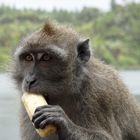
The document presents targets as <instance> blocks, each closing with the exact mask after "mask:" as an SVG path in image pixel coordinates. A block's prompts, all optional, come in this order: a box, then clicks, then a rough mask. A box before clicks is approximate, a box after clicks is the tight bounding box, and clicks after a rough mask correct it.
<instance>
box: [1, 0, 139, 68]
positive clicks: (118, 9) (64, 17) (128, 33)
mask: <svg viewBox="0 0 140 140" xmlns="http://www.w3.org/2000/svg"><path fill="white" fill-rule="evenodd" d="M111 6H112V10H111V11H109V12H102V11H100V10H99V9H96V8H87V7H84V8H83V9H82V10H81V11H73V12H70V11H66V10H55V9H54V10H53V11H51V12H48V11H43V10H31V9H24V10H17V9H15V8H10V7H6V6H1V7H0V17H1V18H0V25H1V26H0V69H3V67H4V64H5V63H6V64H7V63H8V62H9V61H10V57H9V54H10V53H9V51H10V50H12V49H13V48H15V47H16V46H17V45H18V44H19V42H20V40H21V39H22V38H23V37H24V36H25V35H27V34H28V33H30V32H32V31H35V30H36V29H38V28H40V27H41V26H42V25H43V24H44V23H45V21H46V19H47V18H51V19H55V20H57V21H58V22H60V23H63V24H72V25H73V26H74V27H75V29H76V30H77V31H78V32H80V33H82V34H83V35H85V36H87V37H89V38H90V41H91V45H92V47H93V49H94V55H95V56H97V57H98V58H99V59H101V60H102V61H105V62H106V63H108V64H113V65H114V66H115V67H117V68H125V69H128V68H129V69H130V68H139V67H140V16H139V13H140V3H137V4H136V3H130V4H127V5H125V6H120V5H117V4H116V2H115V1H114V0H112V3H111ZM114 6H115V8H113V7H114Z"/></svg>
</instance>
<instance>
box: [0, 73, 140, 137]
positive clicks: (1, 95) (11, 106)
mask: <svg viewBox="0 0 140 140" xmlns="http://www.w3.org/2000/svg"><path fill="white" fill-rule="evenodd" d="M120 75H121V76H122V78H123V80H124V82H125V83H126V85H128V87H129V89H130V90H131V92H132V93H133V94H135V95H136V94H139V95H140V71H122V72H120ZM17 93H18V91H16V89H15V87H14V84H13V81H12V80H11V79H10V78H9V77H8V76H7V74H0V138H1V139H0V140H7V139H12V140H20V137H19V117H18V116H19V113H18V110H19V103H18V94H17Z"/></svg>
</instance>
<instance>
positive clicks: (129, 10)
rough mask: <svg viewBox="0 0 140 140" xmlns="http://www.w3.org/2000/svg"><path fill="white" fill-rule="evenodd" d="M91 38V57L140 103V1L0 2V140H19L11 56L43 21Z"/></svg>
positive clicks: (36, 0)
mask: <svg viewBox="0 0 140 140" xmlns="http://www.w3.org/2000/svg"><path fill="white" fill-rule="evenodd" d="M48 17H49V18H51V19H55V20H56V21H57V22H59V23H62V24H68V25H72V26H73V27H74V28H75V29H76V30H77V31H78V32H80V33H81V34H83V35H85V36H86V37H89V38H90V42H91V45H92V47H93V49H94V55H95V56H96V57H98V58H99V59H100V60H101V61H104V62H105V63H107V64H109V65H113V67H115V68H116V69H118V70H119V72H120V75H121V77H122V78H123V80H124V82H125V83H126V84H127V85H128V87H129V89H130V91H131V93H132V94H134V95H135V97H136V99H137V100H138V101H140V0H104V1H102V0H60V1H58V0H51V1H49V0H18V1H17V0H0V139H1V140H7V139H9V138H11V139H13V140H20V138H19V117H18V116H19V112H18V109H19V101H18V94H17V93H18V91H17V90H16V88H15V86H14V82H13V81H12V80H11V78H10V74H8V72H7V71H9V70H8V69H7V66H8V65H9V63H10V61H11V52H12V50H13V49H14V48H15V47H16V46H18V44H19V42H20V40H21V39H22V38H24V36H26V35H27V34H29V33H31V32H32V31H35V30H36V29H38V28H40V27H41V26H42V25H43V24H44V22H45V21H46V19H47V18H48Z"/></svg>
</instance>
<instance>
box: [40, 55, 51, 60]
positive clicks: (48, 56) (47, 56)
mask: <svg viewBox="0 0 140 140" xmlns="http://www.w3.org/2000/svg"><path fill="white" fill-rule="evenodd" d="M50 59H51V56H50V55H49V54H47V53H46V54H44V55H43V56H42V58H41V60H42V61H48V60H50Z"/></svg>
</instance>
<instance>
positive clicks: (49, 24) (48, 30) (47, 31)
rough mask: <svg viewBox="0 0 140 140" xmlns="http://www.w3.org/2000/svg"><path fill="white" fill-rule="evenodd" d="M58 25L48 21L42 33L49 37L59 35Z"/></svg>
mask: <svg viewBox="0 0 140 140" xmlns="http://www.w3.org/2000/svg"><path fill="white" fill-rule="evenodd" d="M54 24H56V23H54V22H51V21H50V20H49V21H47V22H46V23H45V25H44V27H43V29H42V31H43V32H44V33H45V34H46V35H47V36H53V35H55V34H56V33H57V30H56V28H54V27H55V25H54Z"/></svg>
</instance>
